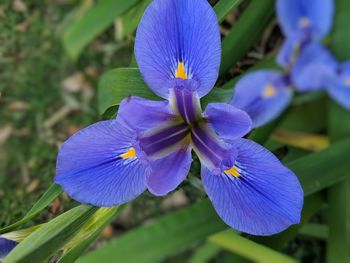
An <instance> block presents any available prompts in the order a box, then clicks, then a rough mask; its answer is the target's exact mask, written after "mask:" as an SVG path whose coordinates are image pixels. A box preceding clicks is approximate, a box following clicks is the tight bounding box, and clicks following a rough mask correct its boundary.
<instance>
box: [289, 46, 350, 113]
mask: <svg viewBox="0 0 350 263" xmlns="http://www.w3.org/2000/svg"><path fill="white" fill-rule="evenodd" d="M310 76H311V77H310ZM292 79H293V82H294V83H295V84H296V88H297V90H298V91H301V92H306V91H314V90H325V91H326V92H327V93H328V94H329V95H330V96H331V97H332V98H333V99H334V100H335V101H337V102H338V103H339V104H340V105H342V106H343V107H344V108H346V109H350V61H347V62H345V63H343V64H339V62H338V61H337V60H336V59H335V58H334V56H333V55H332V53H331V52H330V51H329V50H328V49H327V48H325V47H323V46H321V45H320V44H316V43H312V44H310V45H308V46H307V47H306V48H305V49H304V50H303V51H302V52H301V54H300V56H299V58H298V60H297V61H296V63H295V65H294V68H293V71H292Z"/></svg>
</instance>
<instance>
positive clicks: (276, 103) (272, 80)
mask: <svg viewBox="0 0 350 263" xmlns="http://www.w3.org/2000/svg"><path fill="white" fill-rule="evenodd" d="M288 82H289V81H288V80H284V77H283V76H282V75H281V74H280V73H279V72H277V71H272V70H261V71H256V72H253V73H250V74H248V75H246V76H245V77H243V78H242V79H241V80H240V81H239V82H238V83H237V85H236V87H235V90H234V94H233V98H232V101H231V104H232V105H233V106H235V107H237V108H239V109H241V110H244V111H245V112H247V113H248V115H249V116H250V118H251V119H252V121H253V127H254V128H256V127H259V126H262V125H264V124H266V123H268V122H269V121H272V120H273V119H275V118H276V117H277V116H278V115H279V114H280V113H281V112H282V111H283V110H284V109H285V108H286V107H287V106H288V103H289V102H290V100H291V97H292V91H291V89H290V88H289V87H288V86H289V83H288Z"/></svg>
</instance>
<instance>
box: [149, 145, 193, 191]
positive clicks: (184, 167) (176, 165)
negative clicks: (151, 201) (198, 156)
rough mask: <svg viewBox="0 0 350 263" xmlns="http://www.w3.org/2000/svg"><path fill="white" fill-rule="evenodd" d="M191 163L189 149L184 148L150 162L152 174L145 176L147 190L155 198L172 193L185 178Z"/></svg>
mask: <svg viewBox="0 0 350 263" xmlns="http://www.w3.org/2000/svg"><path fill="white" fill-rule="evenodd" d="M191 163H192V157H191V148H190V147H186V146H185V147H184V148H181V149H180V150H178V151H175V152H173V153H171V154H169V155H168V156H166V157H163V158H160V159H157V160H155V161H153V162H151V167H152V172H151V173H150V174H149V175H148V176H147V188H148V190H149V191H150V192H151V193H152V194H154V195H157V196H163V195H166V194H167V193H169V192H170V191H173V190H174V189H175V188H176V187H177V186H178V185H179V184H180V183H181V182H182V181H183V180H184V179H185V178H186V176H187V174H188V172H189V170H190V167H191Z"/></svg>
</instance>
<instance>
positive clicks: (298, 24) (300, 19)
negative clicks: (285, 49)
mask: <svg viewBox="0 0 350 263" xmlns="http://www.w3.org/2000/svg"><path fill="white" fill-rule="evenodd" d="M333 14H334V4H333V0H313V1H312V3H311V2H310V1H309V0H278V1H277V16H278V21H279V24H280V25H281V27H282V30H283V32H284V34H285V36H287V37H291V36H294V35H298V34H299V35H300V37H311V38H315V39H318V40H319V39H321V38H323V37H325V36H326V35H327V34H328V33H329V32H330V30H331V27H332V20H333Z"/></svg>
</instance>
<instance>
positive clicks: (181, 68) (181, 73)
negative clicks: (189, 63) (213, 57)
mask: <svg viewBox="0 0 350 263" xmlns="http://www.w3.org/2000/svg"><path fill="white" fill-rule="evenodd" d="M175 77H176V78H179V79H188V76H187V73H186V69H185V65H184V63H183V62H182V61H179V63H178V64H177V69H176V72H175Z"/></svg>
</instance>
